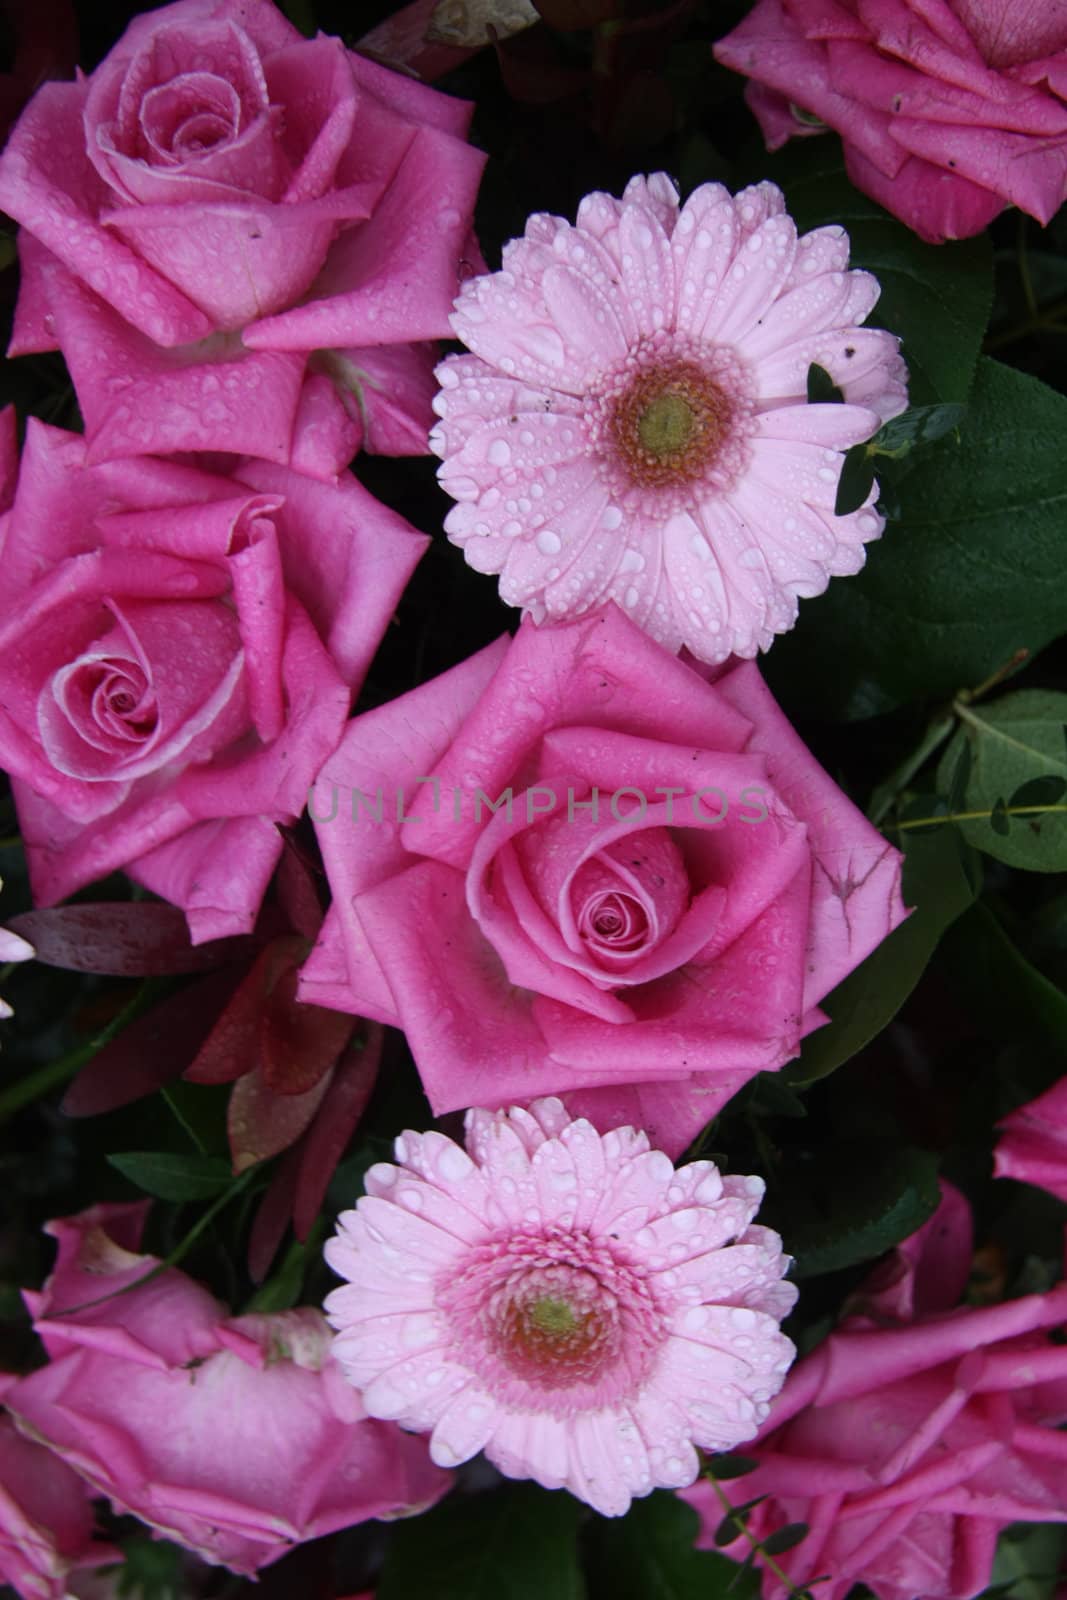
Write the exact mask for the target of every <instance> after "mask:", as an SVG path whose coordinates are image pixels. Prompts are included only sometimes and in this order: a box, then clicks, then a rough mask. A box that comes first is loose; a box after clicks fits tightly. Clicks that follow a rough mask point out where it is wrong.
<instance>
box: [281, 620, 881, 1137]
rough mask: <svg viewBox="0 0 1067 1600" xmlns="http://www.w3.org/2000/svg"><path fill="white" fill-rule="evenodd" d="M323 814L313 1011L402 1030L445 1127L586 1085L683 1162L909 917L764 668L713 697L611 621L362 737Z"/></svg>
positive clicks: (742, 667) (622, 623) (520, 657)
mask: <svg viewBox="0 0 1067 1600" xmlns="http://www.w3.org/2000/svg"><path fill="white" fill-rule="evenodd" d="M509 793H510V795H511V800H510V801H509V800H508V794H509ZM493 805H496V810H495V811H494V810H493V809H492V807H493ZM311 810H312V815H313V817H315V818H316V819H317V820H316V827H317V831H318V835H319V841H320V844H321V846H322V852H323V857H324V860H325V863H326V870H327V874H328V876H329V879H330V882H331V885H332V888H333V907H332V909H331V911H330V912H329V914H328V916H327V919H326V923H325V924H324V931H323V935H322V937H321V938H320V942H319V944H318V946H317V947H316V949H315V951H314V952H313V953H312V956H311V958H310V960H309V962H308V964H307V965H306V967H305V968H304V975H303V982H302V984H301V988H300V991H299V992H300V997H301V998H302V999H305V1000H310V1001H312V1002H314V1003H316V1004H319V1005H335V1006H338V1007H339V1008H340V1009H342V1010H346V1011H353V1012H355V1013H356V1014H358V1015H362V1016H367V1017H373V1018H376V1019H377V1020H378V1021H381V1022H387V1023H392V1024H394V1025H395V1026H398V1027H402V1028H403V1029H404V1031H405V1033H406V1034H407V1037H408V1042H409V1044H410V1046H411V1050H412V1053H413V1054H414V1057H415V1060H416V1063H417V1065H418V1068H419V1071H420V1073H421V1075H422V1080H423V1084H424V1086H425V1088H426V1092H427V1094H428V1095H429V1098H430V1103H431V1105H432V1106H433V1108H434V1110H435V1112H437V1113H438V1114H440V1113H442V1112H445V1111H452V1110H456V1109H459V1108H461V1107H466V1106H470V1105H488V1106H498V1105H507V1104H509V1103H511V1102H514V1101H516V1100H520V1099H528V1098H529V1097H530V1096H533V1095H540V1094H562V1093H565V1092H567V1091H582V1092H581V1093H578V1094H577V1095H575V1094H571V1096H570V1099H569V1102H568V1103H569V1104H570V1105H571V1106H572V1108H573V1109H575V1110H576V1114H580V1115H582V1116H588V1117H590V1118H591V1120H592V1121H593V1122H594V1123H596V1125H597V1126H598V1127H601V1128H604V1127H614V1126H618V1125H620V1124H623V1123H632V1124H634V1125H635V1126H639V1127H643V1128H645V1129H647V1131H648V1135H649V1138H650V1139H651V1140H652V1142H653V1144H655V1145H656V1146H657V1147H658V1148H660V1149H663V1150H666V1151H667V1152H668V1153H669V1154H671V1155H677V1154H678V1153H679V1152H680V1151H681V1150H682V1149H684V1147H685V1145H686V1144H687V1143H688V1141H689V1140H690V1139H691V1138H692V1137H693V1135H694V1134H695V1133H697V1132H698V1130H699V1129H700V1128H702V1127H703V1126H704V1124H705V1123H706V1122H707V1121H708V1119H709V1118H710V1117H711V1116H712V1115H714V1113H715V1112H716V1111H717V1110H718V1109H719V1107H720V1106H722V1105H723V1104H724V1103H725V1101H727V1100H728V1099H729V1098H730V1096H731V1095H732V1094H734V1093H735V1092H736V1090H737V1089H739V1088H740V1087H741V1085H742V1084H743V1083H745V1082H746V1081H747V1080H748V1079H749V1078H750V1077H751V1076H752V1075H753V1073H756V1072H760V1071H763V1070H774V1069H775V1068H777V1067H779V1066H781V1065H782V1063H783V1062H784V1061H786V1060H788V1059H789V1057H790V1056H792V1055H795V1054H796V1052H797V1050H798V1049H799V1045H800V1039H801V1037H802V1036H803V1035H804V1034H805V1033H807V1032H809V1031H810V1030H811V1029H812V1028H814V1027H817V1026H818V1025H819V1023H820V1022H821V1021H822V1020H823V1017H822V1013H821V1012H820V1011H819V1010H818V1009H817V1006H818V1002H819V1000H821V999H822V997H823V995H825V994H826V993H827V991H828V990H830V989H832V988H833V987H834V985H835V984H836V983H838V982H839V981H840V980H841V979H842V978H843V977H844V976H845V975H846V974H847V973H848V972H850V971H851V970H852V968H853V967H854V966H855V965H856V964H857V963H858V962H860V961H862V960H863V958H864V956H866V955H867V954H868V953H869V952H870V951H871V950H873V949H874V947H875V945H877V944H878V943H879V942H880V941H881V940H882V939H883V938H884V937H885V935H886V934H887V933H888V932H889V931H890V929H891V928H893V927H894V926H895V925H896V924H897V923H898V922H899V921H900V920H901V918H902V916H903V907H902V905H901V901H900V890H899V883H900V856H899V854H898V853H897V851H896V850H894V849H892V848H891V847H890V846H889V845H888V844H887V843H886V841H885V839H883V838H882V836H881V835H880V834H878V833H877V832H876V831H875V830H874V829H873V828H872V827H871V826H870V824H869V823H867V822H866V821H865V820H864V818H863V817H862V816H861V815H860V813H859V812H858V811H857V810H856V809H855V807H854V806H852V805H851V804H850V802H849V801H848V800H846V798H845V796H844V795H843V794H842V793H841V791H840V790H839V789H838V788H837V787H836V785H835V784H833V783H832V782H831V781H830V779H829V778H828V777H827V776H826V774H825V773H824V772H822V771H821V769H820V768H819V767H818V765H817V764H816V762H815V761H814V760H813V758H812V756H811V755H810V753H809V752H808V751H807V750H806V749H805V748H804V746H803V745H802V744H801V742H800V740H799V739H798V738H797V736H796V734H795V733H794V732H793V731H792V729H791V728H790V726H789V724H788V723H787V722H786V720H785V718H784V717H783V716H782V713H781V711H780V710H779V709H778V707H777V705H776V704H775V702H774V700H773V699H772V698H771V696H770V694H769V692H768V691H767V689H766V687H765V686H764V684H763V681H762V679H761V678H760V676H759V673H758V671H757V669H756V668H755V666H753V665H751V664H748V663H742V664H739V665H735V666H734V667H733V668H732V669H731V670H730V671H728V672H725V673H723V674H722V675H721V676H720V677H719V678H718V680H717V681H716V682H715V683H709V682H707V680H706V677H705V675H703V674H702V673H701V672H699V671H697V670H695V669H694V668H693V667H692V666H689V665H686V664H685V663H684V662H682V661H679V660H677V659H676V658H675V657H673V656H671V655H669V654H668V653H667V652H666V651H665V650H663V649H661V648H660V646H658V645H656V644H654V643H653V642H652V640H651V639H649V637H648V635H647V634H645V633H643V632H642V631H641V630H640V629H639V628H637V627H635V626H634V624H633V623H632V622H630V621H629V620H628V619H627V618H626V617H624V616H623V615H622V613H621V612H619V611H618V610H616V608H615V607H614V606H609V607H606V608H605V609H604V610H602V611H600V612H598V613H597V614H596V615H595V616H592V617H587V618H583V619H581V620H579V621H577V622H572V623H568V624H562V625H557V626H554V627H538V626H535V625H534V624H533V623H531V622H529V621H527V622H524V623H523V625H522V627H521V628H520V629H519V632H518V635H517V637H516V638H515V640H514V641H509V640H507V639H502V640H499V641H498V642H497V643H496V644H495V645H492V646H490V647H489V648H488V649H487V650H484V651H482V652H481V653H480V654H479V655H476V656H473V657H472V658H471V659H470V660H469V661H466V662H464V663H463V664H462V665H460V666H458V667H455V668H454V669H453V670H452V671H451V672H446V673H445V674H444V675H443V676H442V677H440V678H436V679H434V680H433V681H432V682H430V683H427V684H424V685H422V687H420V688H418V689H416V690H414V691H413V692H412V693H410V694H406V695H402V696H401V697H400V698H399V699H397V700H393V701H391V702H390V703H389V704H387V705H383V706H380V707H378V708H377V709H376V710H374V711H371V712H368V713H367V714H366V715H364V716H361V717H357V718H356V719H355V721H354V722H353V723H352V724H351V725H350V727H349V729H348V731H347V733H346V735H345V737H344V739H343V741H342V743H341V745H340V747H339V748H338V750H337V752H336V754H335V755H334V756H332V757H331V759H330V760H329V761H327V762H326V764H325V767H324V768H323V771H322V773H321V775H320V777H319V779H318V780H317V781H316V785H315V789H314V791H313V793H312V796H311Z"/></svg>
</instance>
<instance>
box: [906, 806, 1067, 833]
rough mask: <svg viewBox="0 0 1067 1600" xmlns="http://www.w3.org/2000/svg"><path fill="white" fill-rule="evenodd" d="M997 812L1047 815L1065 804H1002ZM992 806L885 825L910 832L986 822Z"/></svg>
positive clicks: (1061, 810)
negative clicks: (948, 824)
mask: <svg viewBox="0 0 1067 1600" xmlns="http://www.w3.org/2000/svg"><path fill="white" fill-rule="evenodd" d="M997 813H998V815H1000V816H1005V817H1047V816H1051V815H1054V814H1056V813H1060V814H1065V813H1067V805H1056V806H1004V807H1003V809H1001V808H1000V807H998V808H997ZM992 815H993V808H992V807H990V808H989V810H988V811H945V812H943V813H942V814H941V816H939V817H909V818H908V820H907V821H906V822H890V823H887V827H889V828H891V829H893V831H894V832H896V833H911V832H912V830H913V829H915V828H934V827H936V826H937V825H938V823H941V822H988V821H989V819H990V817H991V816H992Z"/></svg>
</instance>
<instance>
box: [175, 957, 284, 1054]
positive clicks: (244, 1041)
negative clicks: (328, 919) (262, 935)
mask: <svg viewBox="0 0 1067 1600" xmlns="http://www.w3.org/2000/svg"><path fill="white" fill-rule="evenodd" d="M306 954H307V944H306V941H305V940H303V939H298V938H296V937H295V936H290V937H287V938H283V939H274V940H272V941H271V943H270V944H269V945H267V946H266V948H265V949H263V950H261V951H260V952H259V955H258V956H257V957H256V959H255V961H254V962H253V963H252V966H251V968H250V969H249V971H248V972H247V974H246V975H245V977H244V978H243V979H242V981H241V983H240V984H239V985H238V987H237V988H236V989H235V990H234V993H233V995H232V997H231V999H230V1003H229V1005H228V1006H227V1007H226V1009H225V1011H224V1012H223V1013H222V1015H221V1016H220V1017H219V1018H218V1020H217V1022H216V1023H215V1026H214V1028H213V1029H212V1030H211V1033H210V1036H209V1037H206V1038H205V1040H204V1043H203V1045H202V1047H201V1049H200V1050H199V1051H198V1053H197V1056H196V1059H195V1060H194V1061H193V1062H192V1063H191V1064H190V1066H189V1068H188V1070H187V1072H186V1074H185V1076H186V1078H187V1079H188V1081H189V1082H190V1083H232V1082H233V1081H234V1079H235V1078H240V1077H242V1076H243V1075H244V1074H245V1073H246V1072H251V1071H252V1069H253V1067H255V1066H257V1065H258V1064H259V1061H260V1023H261V1019H262V1017H263V1014H264V1011H265V1010H266V1007H267V1003H268V999H269V996H270V992H271V990H272V989H273V987H274V985H275V984H276V983H277V981H278V979H279V977H280V976H281V974H282V973H284V972H285V971H286V970H287V969H289V968H293V969H295V967H296V966H297V965H298V964H299V963H300V962H301V961H303V960H304V957H305V955H306Z"/></svg>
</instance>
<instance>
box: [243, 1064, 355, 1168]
mask: <svg viewBox="0 0 1067 1600" xmlns="http://www.w3.org/2000/svg"><path fill="white" fill-rule="evenodd" d="M329 1086H330V1079H329V1075H326V1076H325V1077H323V1078H320V1080H319V1082H318V1083H316V1084H315V1086H314V1088H311V1089H308V1090H307V1091H306V1093H304V1094H274V1093H273V1091H272V1090H271V1089H269V1088H268V1087H267V1084H266V1082H265V1081H264V1078H263V1074H262V1072H261V1071H260V1070H259V1069H258V1068H257V1069H256V1071H255V1072H246V1073H245V1075H244V1077H243V1078H238V1080H237V1082H236V1083H235V1084H234V1086H233V1091H232V1093H231V1094H230V1105H229V1110H228V1112H227V1118H226V1121H227V1127H228V1130H229V1135H230V1154H231V1156H232V1157H233V1170H234V1172H235V1173H241V1172H244V1170H245V1168H246V1167H252V1166H254V1165H255V1164H256V1162H257V1161H266V1160H267V1158H268V1157H269V1156H276V1155H277V1154H278V1153H279V1151H281V1150H286V1149H288V1147H289V1146H290V1145H291V1144H293V1143H295V1141H296V1140H297V1139H299V1137H300V1135H301V1134H302V1133H303V1131H304V1129H305V1128H306V1127H307V1126H308V1123H309V1122H310V1121H311V1119H312V1117H313V1116H314V1115H315V1113H316V1111H317V1110H318V1109H319V1106H320V1105H321V1104H322V1101H323V1097H324V1096H325V1094H326V1091H327V1089H328V1088H329Z"/></svg>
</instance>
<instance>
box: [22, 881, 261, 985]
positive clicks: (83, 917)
mask: <svg viewBox="0 0 1067 1600" xmlns="http://www.w3.org/2000/svg"><path fill="white" fill-rule="evenodd" d="M8 926H9V927H10V928H11V929H12V930H13V931H14V932H15V933H18V934H20V935H21V936H22V938H24V939H28V940H29V941H30V943H31V944H32V945H33V947H34V949H35V951H36V952H37V959H38V961H43V962H44V963H45V965H46V966H49V967H66V968H67V969H68V971H71V972H98V973H101V974H103V975H106V976H107V977H112V978H163V977H167V976H168V975H170V974H172V973H180V972H203V971H205V970H207V969H209V968H211V967H221V966H222V965H224V963H226V962H228V961H234V960H236V959H238V958H239V957H240V956H241V955H243V954H244V953H245V952H246V951H248V950H249V949H250V948H251V943H250V941H249V940H248V939H247V938H234V939H212V940H211V941H210V942H209V943H207V944H198V945H193V944H190V942H189V929H188V927H187V926H186V922H185V916H184V914H183V913H182V912H181V911H179V910H178V908H177V906H168V905H163V904H161V903H159V902H157V901H154V900H138V901H102V902H100V903H98V904H93V905H76V906H57V907H55V908H54V909H53V910H51V911H27V912H24V913H23V915H22V916H19V917H12V918H11V920H10V922H9V923H8Z"/></svg>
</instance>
